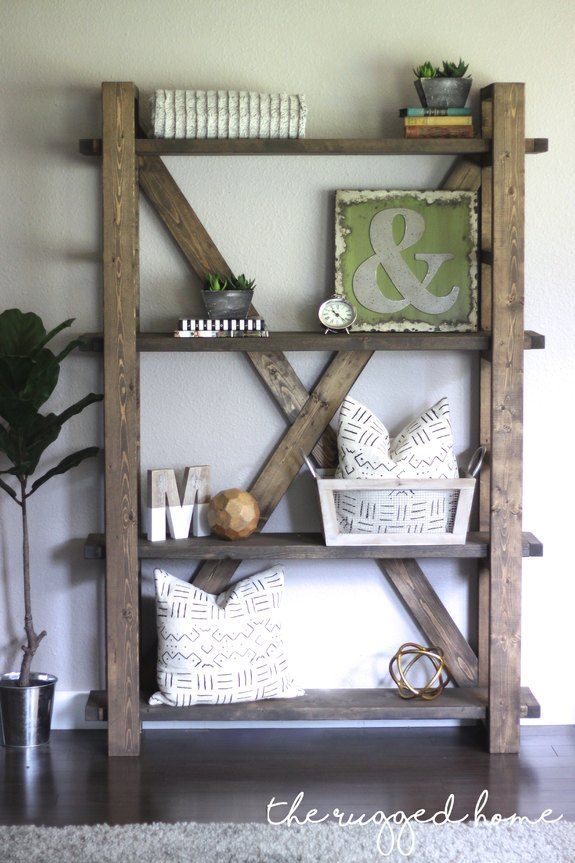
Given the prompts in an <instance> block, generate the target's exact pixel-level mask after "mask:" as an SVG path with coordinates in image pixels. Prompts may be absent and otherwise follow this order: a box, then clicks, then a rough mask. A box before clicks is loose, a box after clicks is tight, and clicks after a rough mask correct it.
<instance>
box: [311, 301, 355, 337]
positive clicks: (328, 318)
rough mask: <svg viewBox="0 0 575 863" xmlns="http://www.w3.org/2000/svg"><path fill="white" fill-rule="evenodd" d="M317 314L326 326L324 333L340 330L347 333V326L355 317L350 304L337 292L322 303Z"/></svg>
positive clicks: (348, 326)
mask: <svg viewBox="0 0 575 863" xmlns="http://www.w3.org/2000/svg"><path fill="white" fill-rule="evenodd" d="M317 314H318V317H319V319H320V322H321V323H322V324H323V325H324V327H325V328H326V330H325V331H326V333H340V332H341V331H342V330H345V331H346V332H348V333H349V328H350V327H351V325H352V324H353V323H354V322H355V319H356V317H357V314H356V311H355V309H354V307H353V306H352V304H351V303H350V302H348V300H346V299H344V298H343V297H340V296H339V295H338V294H334V295H333V297H330V298H329V300H326V301H325V302H324V303H322V304H321V306H320V307H319V309H318V312H317Z"/></svg>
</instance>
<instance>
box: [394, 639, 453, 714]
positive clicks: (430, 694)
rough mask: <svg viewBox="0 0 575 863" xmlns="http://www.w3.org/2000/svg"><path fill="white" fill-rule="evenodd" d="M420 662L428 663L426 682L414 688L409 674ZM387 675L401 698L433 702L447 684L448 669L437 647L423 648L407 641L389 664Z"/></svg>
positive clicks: (441, 652)
mask: <svg viewBox="0 0 575 863" xmlns="http://www.w3.org/2000/svg"><path fill="white" fill-rule="evenodd" d="M421 660H423V661H426V662H427V663H428V666H430V667H429V668H428V674H427V681H426V683H425V684H424V685H423V686H415V684H414V683H413V682H412V681H411V680H410V677H409V672H410V670H411V669H412V668H413V667H414V665H416V664H418V663H419V662H420V661H421ZM389 673H390V674H391V678H392V680H393V682H394V683H395V685H396V686H397V688H398V690H399V694H400V696H401V697H402V698H408V699H409V698H423V700H424V701H433V699H434V698H437V696H438V695H441V693H442V692H443V690H444V689H445V687H446V686H447V684H448V683H449V677H448V675H449V669H448V667H447V664H446V662H445V658H444V656H443V651H442V650H441V648H439V647H424V646H423V645H422V644H414V643H413V642H412V641H408V642H407V643H406V644H402V645H401V647H400V648H399V650H398V651H397V653H396V654H395V656H393V657H392V660H391V662H390V663H389Z"/></svg>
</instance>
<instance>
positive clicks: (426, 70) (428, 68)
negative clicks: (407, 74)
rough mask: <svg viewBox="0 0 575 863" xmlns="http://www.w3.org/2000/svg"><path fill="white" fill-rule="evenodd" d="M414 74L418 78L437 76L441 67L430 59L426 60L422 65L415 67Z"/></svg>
mask: <svg viewBox="0 0 575 863" xmlns="http://www.w3.org/2000/svg"><path fill="white" fill-rule="evenodd" d="M413 74H414V75H415V77H416V78H436V77H437V75H438V74H439V69H437V68H436V67H435V66H434V65H433V63H432V62H431V61H430V60H426V61H425V63H422V65H421V66H416V67H415V69H414V70H413Z"/></svg>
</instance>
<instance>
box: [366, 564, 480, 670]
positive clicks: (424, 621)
mask: <svg viewBox="0 0 575 863" xmlns="http://www.w3.org/2000/svg"><path fill="white" fill-rule="evenodd" d="M379 563H380V566H381V568H382V570H383V571H384V573H385V575H386V576H387V578H388V580H389V582H390V583H391V585H392V586H393V588H394V589H395V591H396V593H397V594H398V596H399V597H400V599H401V600H402V602H403V603H404V605H405V606H406V608H407V610H408V611H409V613H410V614H411V616H412V617H413V619H414V620H415V622H416V623H417V625H418V626H419V628H420V630H421V631H422V632H423V634H424V635H425V637H426V638H427V639H428V641H429V644H430V646H432V647H441V649H442V650H443V652H444V655H445V661H446V662H447V666H448V668H449V672H450V676H451V678H452V680H453V681H454V682H455V683H457V685H458V686H463V687H468V686H476V685H477V657H476V656H475V654H474V652H473V650H472V649H471V647H470V646H469V644H468V643H467V641H466V640H465V638H464V637H463V635H462V634H461V632H460V631H459V629H458V627H457V626H456V624H455V622H454V620H453V618H452V617H451V615H450V614H449V612H448V611H447V609H446V608H445V606H444V604H443V603H442V601H441V600H440V598H439V596H438V595H437V593H436V592H435V590H434V589H433V587H432V586H431V584H430V582H429V580H428V579H427V578H426V577H425V575H424V574H423V572H422V570H421V568H420V566H419V565H418V563H417V562H416V561H415V560H409V559H407V560H397V559H396V560H387V561H380V562H379Z"/></svg>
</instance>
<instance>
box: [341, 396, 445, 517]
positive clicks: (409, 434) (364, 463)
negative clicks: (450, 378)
mask: <svg viewBox="0 0 575 863" xmlns="http://www.w3.org/2000/svg"><path fill="white" fill-rule="evenodd" d="M338 452H339V466H338V470H337V472H336V476H338V477H341V478H343V479H392V478H394V477H401V478H403V479H411V478H413V479H453V478H457V477H458V476H459V471H458V468H457V460H456V458H455V453H454V448H453V435H452V432H451V422H450V419H449V404H448V401H447V399H446V398H442V399H440V400H439V401H438V402H437V404H435V405H433V407H431V408H429V409H428V410H426V411H424V412H423V413H422V414H421V415H420V416H418V417H417V418H416V419H415V420H413V421H412V422H410V423H409V424H408V425H406V426H405V428H403V429H402V430H401V432H400V433H399V434H398V435H397V437H395V438H394V439H393V440H390V437H389V432H388V431H387V429H386V428H385V426H384V425H383V423H381V422H380V420H378V418H377V417H376V416H374V414H373V413H372V412H371V411H370V410H369V409H368V408H366V407H365V406H364V405H362V404H360V403H359V402H357V401H355V399H352V398H349V397H348V398H346V399H345V401H344V402H343V404H342V406H341V411H340V416H339V432H338ZM334 496H335V504H336V511H337V517H338V526H339V531H340V532H341V533H366V534H373V533H390V534H404V533H445V532H449V531H450V530H452V528H453V521H454V518H455V510H456V505H457V492H454V491H435V490H416V489H405V488H403V489H390V490H382V491H374V492H371V491H367V492H360V491H350V492H347V491H345V492H336V493H335V495H334Z"/></svg>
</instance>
